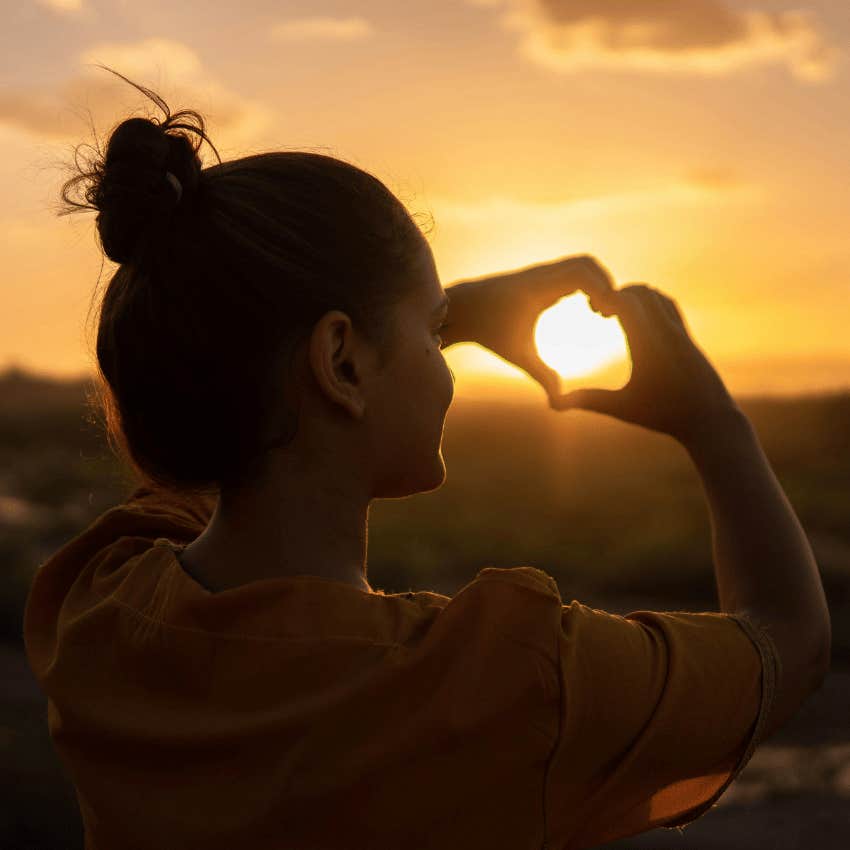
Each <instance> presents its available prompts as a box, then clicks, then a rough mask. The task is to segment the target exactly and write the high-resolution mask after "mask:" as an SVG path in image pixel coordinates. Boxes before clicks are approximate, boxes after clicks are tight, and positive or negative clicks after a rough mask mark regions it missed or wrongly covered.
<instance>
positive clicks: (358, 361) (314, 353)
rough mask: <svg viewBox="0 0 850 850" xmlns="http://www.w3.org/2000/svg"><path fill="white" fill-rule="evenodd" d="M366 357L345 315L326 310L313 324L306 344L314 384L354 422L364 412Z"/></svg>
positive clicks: (363, 348) (363, 347)
mask: <svg viewBox="0 0 850 850" xmlns="http://www.w3.org/2000/svg"><path fill="white" fill-rule="evenodd" d="M366 355H367V351H366V347H365V345H364V343H363V342H362V340H360V339H359V338H358V335H357V334H356V333H355V331H354V328H353V326H352V324H351V319H350V318H349V317H348V315H347V314H346V313H343V312H342V311H341V310H329V311H328V312H327V313H325V315H324V316H322V318H321V319H319V321H318V322H316V325H315V326H314V328H313V332H312V334H311V336H310V344H309V362H310V368H311V369H312V370H313V375H314V376H315V378H316V383H317V384H318V385H319V387H320V388H321V390H322V392H323V393H324V394H325V396H326V397H327V398H328V399H329V400H330V401H331V402H332V403H334V404H337V405H340V406H341V407H343V408H345V409H346V410H347V411H348V412H349V413H350V414H351V415H352V416H353V417H354V418H355V419H362V418H363V415H364V413H365V410H366V397H365V394H364V386H363V376H364V374H365V369H366V366H367V360H366Z"/></svg>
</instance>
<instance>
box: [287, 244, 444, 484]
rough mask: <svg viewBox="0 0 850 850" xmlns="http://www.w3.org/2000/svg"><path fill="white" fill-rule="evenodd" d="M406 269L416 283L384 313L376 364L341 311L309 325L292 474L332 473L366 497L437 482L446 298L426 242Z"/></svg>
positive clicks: (366, 344) (441, 476) (291, 452)
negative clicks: (386, 325)
mask: <svg viewBox="0 0 850 850" xmlns="http://www.w3.org/2000/svg"><path fill="white" fill-rule="evenodd" d="M411 273H412V274H414V275H416V277H417V282H416V285H415V286H413V287H412V289H409V291H408V294H407V295H405V296H403V297H402V298H401V299H400V300H399V301H398V302H397V303H396V304H395V305H394V307H393V308H392V311H391V313H390V315H389V321H390V322H391V323H392V327H391V328H390V337H391V342H390V346H389V353H388V355H387V357H386V360H385V362H384V364H383V368H380V365H379V363H378V352H377V350H376V349H375V348H374V347H373V345H372V344H371V343H370V342H368V341H367V340H366V339H365V337H364V336H363V335H362V334H360V333H357V332H356V330H355V329H354V327H353V325H352V323H351V320H350V318H349V317H348V316H347V315H346V314H345V313H344V312H341V311H339V310H332V311H329V312H328V313H326V314H325V315H324V316H322V317H321V318H320V319H319V320H318V322H317V323H316V325H315V326H314V328H313V331H312V335H311V338H310V340H309V343H308V345H307V348H306V350H305V352H304V354H305V356H306V359H307V370H306V380H305V381H302V382H300V388H301V390H302V391H303V392H302V393H301V398H300V402H299V407H300V415H299V426H298V433H297V435H296V437H295V440H294V441H293V444H292V445H291V447H289V449H288V451H287V452H286V455H288V456H289V458H290V460H291V461H295V458H298V460H297V461H295V464H294V466H295V467H296V468H300V469H301V473H299V474H298V477H299V478H302V479H303V476H304V474H308V475H309V474H310V473H311V470H312V471H315V469H316V468H317V467H318V466H322V467H325V468H328V467H330V468H332V469H336V470H338V481H339V486H345V487H348V488H355V489H356V490H358V491H360V492H362V495H363V496H364V497H365V498H366V500H367V501H368V500H371V499H391V498H403V497H405V496H410V495H414V494H416V493H422V492H428V491H430V490H435V489H436V488H438V487H439V486H440V485H441V484H442V483H443V481H444V479H445V474H446V469H445V465H444V462H443V457H442V452H441V443H442V437H443V426H444V422H445V418H446V413H447V411H448V409H449V406H450V405H451V402H452V398H453V396H454V375H453V373H452V371H451V369H450V368H449V366H448V364H447V363H446V359H445V357H444V355H443V352H442V351H441V345H442V340H441V337H440V335H439V332H440V325H441V324H443V322H445V321H446V317H447V300H448V299H447V295H446V291H445V290H444V289H443V286H442V284H441V283H440V279H439V276H438V274H437V269H436V266H435V264H434V257H433V254H432V252H431V247H430V245H429V244H428V243H427V241H426V240H425V239H424V238H423V240H422V250H421V252H420V255H419V262H418V263H417V264H416V266H415V267H414V268H413V269H412V270H411ZM282 459H283V458H281V460H282ZM343 470H344V471H345V472H344V473H343ZM293 471H294V470H293ZM343 478H344V479H345V480H346V481H347V483H346V484H345V485H343V484H342V480H343Z"/></svg>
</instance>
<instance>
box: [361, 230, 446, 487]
mask: <svg viewBox="0 0 850 850" xmlns="http://www.w3.org/2000/svg"><path fill="white" fill-rule="evenodd" d="M421 258H422V262H421V264H420V269H421V273H422V276H421V279H422V285H421V286H420V287H418V288H417V289H416V290H415V292H414V293H413V294H412V295H411V296H409V297H408V298H406V299H404V300H403V301H401V302H400V303H399V304H398V305H397V309H396V313H395V318H396V322H397V325H396V331H397V336H396V349H395V352H394V354H393V356H392V357H391V358H390V360H389V362H388V364H387V366H386V369H385V371H384V373H383V374H382V376H381V378H380V379H379V381H378V384H377V386H376V388H375V389H376V392H375V394H374V395H373V396H372V398H370V406H371V413H370V416H371V421H372V425H373V428H372V430H371V432H370V433H371V434H372V436H373V438H374V441H375V442H374V445H373V449H374V457H375V458H376V459H377V460H378V461H379V462H378V464H377V466H378V469H379V470H380V474H379V476H378V477H377V478H376V480H375V483H374V492H373V497H374V498H402V497H404V496H409V495H413V494H415V493H421V492H427V491H429V490H434V489H436V488H438V487H439V486H440V485H441V484H442V483H443V481H444V480H445V474H446V469H445V464H444V461H443V456H442V451H441V443H442V438H443V426H444V423H445V418H446V413H447V411H448V409H449V406H450V405H451V402H452V398H453V396H454V374H453V373H452V371H451V369H450V368H449V366H448V364H447V363H446V359H445V356H444V355H443V352H442V351H441V344H442V343H441V339H440V336H439V328H440V325H441V324H442V323H443V322H444V321H445V320H446V316H447V297H446V291H445V289H443V286H442V284H441V283H440V279H439V276H438V274H437V269H436V266H435V264H434V257H433V253H432V251H431V247H430V245H428V243H427V242H425V241H424V240H423V249H422V255H421ZM376 471H377V470H376Z"/></svg>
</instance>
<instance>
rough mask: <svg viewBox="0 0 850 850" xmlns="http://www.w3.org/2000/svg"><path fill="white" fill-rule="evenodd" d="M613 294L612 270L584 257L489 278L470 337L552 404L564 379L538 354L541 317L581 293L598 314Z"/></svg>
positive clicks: (478, 290)
mask: <svg viewBox="0 0 850 850" xmlns="http://www.w3.org/2000/svg"><path fill="white" fill-rule="evenodd" d="M613 290H614V286H613V281H612V278H611V276H610V274H609V273H608V271H607V270H606V269H605V268H603V266H601V265H600V264H599V263H598V262H597V261H596V260H595V259H594V258H593V257H590V256H587V255H584V254H582V255H576V256H570V257H566V258H563V259H560V260H555V261H554V262H550V263H542V264H540V265H535V266H530V267H528V268H525V269H520V270H518V271H513V272H508V273H506V274H503V275H497V276H494V277H487V278H484V279H482V280H479V281H475V293H474V297H473V298H472V302H473V305H474V306H473V307H472V308H471V309H470V311H469V314H470V317H469V321H470V323H471V324H472V328H471V329H470V330H471V337H472V339H474V341H475V342H477V343H479V344H480V345H483V346H485V347H486V348H488V349H490V351H492V352H493V353H494V354H497V355H498V356H499V357H501V358H503V359H504V360H506V361H508V362H509V363H511V364H512V365H514V366H517V367H519V368H520V369H522V370H523V371H524V372H525V373H526V374H528V375H530V376H531V377H532V378H534V380H536V381H537V382H538V383H539V384H540V385H541V386H542V387H543V389H544V390H545V391H546V394H547V396H548V398H549V402H550V404H551V403H552V401H553V400H554V399H555V398H556V397H557V396H558V395H559V393H560V375H559V373H558V371H557V370H556V369H553V368H551V367H550V366H548V365H547V364H546V363H545V362H544V361H543V359H542V358H541V356H540V353H539V351H538V346H537V341H536V340H535V333H534V330H535V325H536V324H537V320H538V318H539V317H540V314H541V313H542V312H543V311H544V310H547V309H548V308H549V307H551V306H552V305H554V304H555V303H557V302H558V301H560V300H561V299H562V298H564V297H566V296H568V295H572V294H573V293H575V292H579V291H581V292H585V293H586V294H587V295H588V296H589V297H590V303H591V307H593V309H594V310H596V309H599V308H601V307H602V306H603V305H604V303H605V296H606V294H607V293H609V292H612V291H613Z"/></svg>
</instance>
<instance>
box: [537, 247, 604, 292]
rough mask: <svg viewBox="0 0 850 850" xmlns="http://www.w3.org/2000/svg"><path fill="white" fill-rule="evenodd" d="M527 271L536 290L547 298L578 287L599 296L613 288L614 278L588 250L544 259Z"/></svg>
mask: <svg viewBox="0 0 850 850" xmlns="http://www.w3.org/2000/svg"><path fill="white" fill-rule="evenodd" d="M526 274H527V276H528V282H529V285H530V286H532V287H533V288H534V290H535V294H537V295H538V296H539V297H540V298H541V299H543V300H547V301H553V300H556V299H558V298H563V297H564V296H566V295H571V294H572V293H574V292H578V291H582V292H586V293H588V294H591V295H596V296H602V295H604V294H606V293H609V292H612V291H613V290H614V281H613V278H612V277H611V275H610V273H609V272H608V270H607V269H606V268H605V267H604V266H603V265H602V264H601V263H600V262H599V261H598V260H596V258H594V257H591V256H590V255H588V254H578V255H576V256H573V257H565V258H564V259H561V260H555V261H554V262H552V263H543V264H541V265H539V266H534V267H533V268H531V269H528V270H527V272H526Z"/></svg>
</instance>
